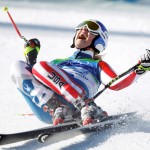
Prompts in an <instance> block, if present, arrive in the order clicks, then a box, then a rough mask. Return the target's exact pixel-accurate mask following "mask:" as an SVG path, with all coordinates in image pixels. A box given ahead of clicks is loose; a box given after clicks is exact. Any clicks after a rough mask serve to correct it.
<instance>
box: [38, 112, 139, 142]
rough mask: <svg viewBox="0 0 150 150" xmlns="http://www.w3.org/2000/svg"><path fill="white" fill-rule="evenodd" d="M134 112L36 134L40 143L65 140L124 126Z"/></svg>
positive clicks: (133, 115) (132, 116)
mask: <svg viewBox="0 0 150 150" xmlns="http://www.w3.org/2000/svg"><path fill="white" fill-rule="evenodd" d="M135 114H136V112H131V113H125V114H120V115H113V116H109V117H107V118H105V119H102V120H100V121H99V122H97V123H94V124H91V125H88V126H79V127H77V128H74V129H71V130H67V131H64V132H58V133H50V132H47V133H42V134H41V135H39V136H38V141H39V142H41V143H45V142H46V141H48V143H49V144H53V143H55V142H58V141H61V140H67V139H70V138H72V137H75V136H78V135H82V134H87V133H92V132H102V131H105V130H107V129H111V128H113V127H115V126H116V125H119V126H124V125H127V122H128V121H131V120H132V119H133V118H134V117H135Z"/></svg>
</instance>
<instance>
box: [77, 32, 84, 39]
mask: <svg viewBox="0 0 150 150" xmlns="http://www.w3.org/2000/svg"><path fill="white" fill-rule="evenodd" d="M78 39H82V40H85V39H86V35H85V34H82V33H81V34H80V35H79V36H78Z"/></svg>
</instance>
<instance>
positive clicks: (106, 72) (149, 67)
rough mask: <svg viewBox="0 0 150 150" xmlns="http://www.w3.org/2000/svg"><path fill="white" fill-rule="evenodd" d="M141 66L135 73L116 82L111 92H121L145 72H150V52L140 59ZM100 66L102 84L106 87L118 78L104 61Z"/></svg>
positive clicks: (111, 87)
mask: <svg viewBox="0 0 150 150" xmlns="http://www.w3.org/2000/svg"><path fill="white" fill-rule="evenodd" d="M140 62H141V65H140V66H139V67H138V68H137V69H135V70H134V71H132V72H130V73H129V74H127V75H126V76H124V77H122V78H121V79H120V80H118V81H116V82H115V83H114V84H112V86H110V87H109V88H110V89H111V90H116V91H118V90H121V89H124V88H126V87H128V86H129V85H131V84H132V83H133V82H135V81H136V80H137V79H138V78H139V77H141V75H143V74H144V73H145V72H147V71H150V50H148V51H147V52H146V53H145V54H144V55H143V56H142V57H141V58H140ZM99 66H100V69H101V82H102V83H103V84H104V85H106V84H107V83H108V82H109V81H111V80H112V79H113V78H115V77H116V76H117V74H115V72H114V71H113V70H112V69H111V67H110V66H109V65H108V64H107V63H106V62H104V61H101V62H99Z"/></svg>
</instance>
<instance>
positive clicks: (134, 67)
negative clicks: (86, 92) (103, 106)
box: [92, 64, 140, 100]
mask: <svg viewBox="0 0 150 150" xmlns="http://www.w3.org/2000/svg"><path fill="white" fill-rule="evenodd" d="M139 65H140V64H136V65H134V66H133V67H131V68H129V69H128V70H127V71H125V72H123V73H122V74H120V75H118V76H117V77H115V78H113V79H112V80H111V81H110V82H109V83H108V84H106V85H105V87H104V88H103V89H102V90H101V91H99V92H98V93H97V94H96V95H95V96H93V98H92V100H94V99H96V98H97V97H98V96H99V95H100V94H101V93H103V92H104V91H105V90H106V89H107V88H109V87H110V86H111V85H112V84H113V83H114V82H116V81H117V80H118V79H120V78H122V77H123V76H125V75H127V74H128V73H130V72H131V71H134V70H135V69H136V68H137V67H138V66H139Z"/></svg>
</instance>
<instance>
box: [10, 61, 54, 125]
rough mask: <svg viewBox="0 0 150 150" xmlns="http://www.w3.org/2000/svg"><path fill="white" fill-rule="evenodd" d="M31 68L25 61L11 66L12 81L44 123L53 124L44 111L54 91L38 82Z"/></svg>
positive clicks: (49, 116)
mask: <svg viewBox="0 0 150 150" xmlns="http://www.w3.org/2000/svg"><path fill="white" fill-rule="evenodd" d="M31 70H32V69H31V67H30V66H29V65H27V64H26V63H25V62H23V61H16V62H14V63H13V64H12V66H11V80H12V81H13V83H14V84H15V86H16V87H17V89H18V90H19V91H20V92H21V94H22V95H23V96H24V98H25V100H26V101H27V103H28V104H29V106H30V108H31V109H32V111H33V112H34V114H35V115H36V116H37V117H38V118H39V119H40V120H42V121H43V122H46V123H50V122H52V117H51V115H50V114H49V113H48V112H44V111H43V108H42V106H43V104H45V103H46V102H47V101H48V100H49V99H50V97H51V96H52V94H53V91H51V90H50V89H48V88H46V87H45V86H43V85H42V84H41V83H40V82H38V81H37V80H36V79H35V78H34V77H33V75H32V73H31Z"/></svg>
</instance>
